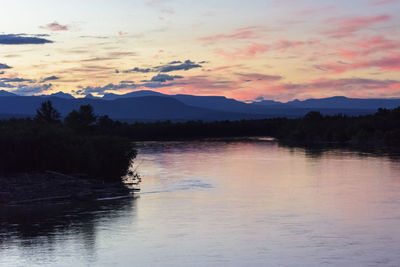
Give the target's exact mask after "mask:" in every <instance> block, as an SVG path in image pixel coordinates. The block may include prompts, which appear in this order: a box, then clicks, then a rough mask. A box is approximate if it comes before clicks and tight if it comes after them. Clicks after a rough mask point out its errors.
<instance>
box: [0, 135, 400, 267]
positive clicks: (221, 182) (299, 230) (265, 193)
mask: <svg viewBox="0 0 400 267" xmlns="http://www.w3.org/2000/svg"><path fill="white" fill-rule="evenodd" d="M139 149H140V152H139V157H138V159H137V161H136V163H137V165H138V166H137V167H138V169H139V171H140V173H141V174H142V176H143V183H142V186H141V187H142V193H141V194H140V195H139V197H138V198H136V199H133V200H118V201H111V202H97V203H92V204H91V205H90V206H88V205H80V206H59V207H53V208H45V207H43V208H42V209H39V210H35V212H32V213H31V215H30V216H28V217H27V218H25V219H24V218H23V219H22V222H21V215H18V211H13V212H15V214H13V215H12V216H11V217H9V218H8V219H7V222H5V218H4V217H3V218H2V220H3V221H2V222H1V231H0V266H36V265H37V266H46V265H48V266H165V265H166V266H189V265H190V266H400V161H399V160H396V159H393V158H390V157H387V156H374V155H369V154H360V153H355V152H348V151H343V150H331V151H324V152H322V151H307V150H303V149H293V148H287V147H281V146H279V145H277V144H276V143H274V142H250V141H237V142H168V143H157V142H153V143H143V144H139ZM44 215H45V216H44Z"/></svg>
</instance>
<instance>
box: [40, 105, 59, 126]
mask: <svg viewBox="0 0 400 267" xmlns="http://www.w3.org/2000/svg"><path fill="white" fill-rule="evenodd" d="M35 120H37V121H39V122H45V123H57V122H60V113H59V112H58V111H57V110H56V109H55V108H54V107H53V105H52V104H51V101H45V102H43V103H42V104H41V106H40V108H39V109H38V110H36V117H35Z"/></svg>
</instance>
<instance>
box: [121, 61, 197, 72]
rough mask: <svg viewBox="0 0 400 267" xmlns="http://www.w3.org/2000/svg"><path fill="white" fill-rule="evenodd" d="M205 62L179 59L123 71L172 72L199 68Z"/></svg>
mask: <svg viewBox="0 0 400 267" xmlns="http://www.w3.org/2000/svg"><path fill="white" fill-rule="evenodd" d="M204 63H205V62H204V61H203V62H198V63H196V62H193V61H191V60H186V61H184V62H181V61H172V62H170V63H168V64H165V65H160V66H155V67H151V68H139V67H135V68H133V69H129V70H124V71H123V72H124V73H130V72H141V73H148V72H173V71H180V70H183V71H187V70H190V69H195V68H201V67H202V65H201V64H204Z"/></svg>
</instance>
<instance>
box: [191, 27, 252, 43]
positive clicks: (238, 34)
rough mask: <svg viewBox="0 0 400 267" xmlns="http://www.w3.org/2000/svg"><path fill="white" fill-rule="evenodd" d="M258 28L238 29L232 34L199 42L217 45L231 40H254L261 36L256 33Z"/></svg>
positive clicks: (207, 38) (215, 36) (220, 35)
mask: <svg viewBox="0 0 400 267" xmlns="http://www.w3.org/2000/svg"><path fill="white" fill-rule="evenodd" d="M255 29H256V27H246V28H240V29H237V30H236V31H235V32H233V33H231V34H217V35H211V36H206V37H202V38H199V39H198V40H200V41H203V42H207V43H215V42H218V41H222V40H230V39H254V38H258V37H259V36H258V35H257V34H256V32H255Z"/></svg>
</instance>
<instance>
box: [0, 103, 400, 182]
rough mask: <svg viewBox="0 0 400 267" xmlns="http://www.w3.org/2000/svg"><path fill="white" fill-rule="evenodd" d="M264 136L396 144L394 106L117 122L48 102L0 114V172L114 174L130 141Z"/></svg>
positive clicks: (127, 157) (399, 119)
mask: <svg viewBox="0 0 400 267" xmlns="http://www.w3.org/2000/svg"><path fill="white" fill-rule="evenodd" d="M246 136H249V137H250V136H271V137H275V138H277V139H278V140H279V141H281V142H286V143H292V144H296V145H310V144H313V145H315V144H326V143H332V144H340V145H354V146H380V147H386V148H391V149H399V148H400V107H399V108H396V109H393V110H388V109H379V110H378V111H377V112H376V113H375V114H371V115H364V116H357V117H349V116H345V115H341V114H338V115H334V116H324V115H322V114H321V113H319V112H316V111H312V112H309V113H308V114H307V115H305V116H304V117H302V118H298V119H287V118H272V119H262V120H241V121H215V122H203V121H188V122H171V121H160V122H152V123H143V122H135V123H131V124H129V123H125V122H121V121H118V120H112V119H110V118H109V117H108V116H107V115H104V116H96V115H95V114H94V111H93V108H92V107H91V106H90V105H83V106H81V107H80V108H79V110H73V111H72V112H71V113H69V114H68V115H67V116H66V117H65V118H64V119H62V118H61V116H60V113H59V112H58V111H57V110H55V109H54V107H53V106H52V104H51V102H49V101H47V102H44V103H42V105H41V107H40V108H39V109H38V111H37V114H36V116H35V118H32V119H10V120H3V121H0V175H1V174H4V173H8V172H15V171H19V172H21V171H32V170H38V171H40V170H48V169H51V170H55V171H61V172H64V173H86V174H88V175H89V176H90V177H96V178H102V179H119V178H120V177H121V176H122V175H123V174H124V173H126V171H127V169H128V167H129V165H130V162H131V160H132V159H133V158H134V157H135V155H136V151H135V150H134V148H133V145H132V143H133V141H144V140H178V139H179V140H182V139H198V138H216V137H246Z"/></svg>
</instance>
